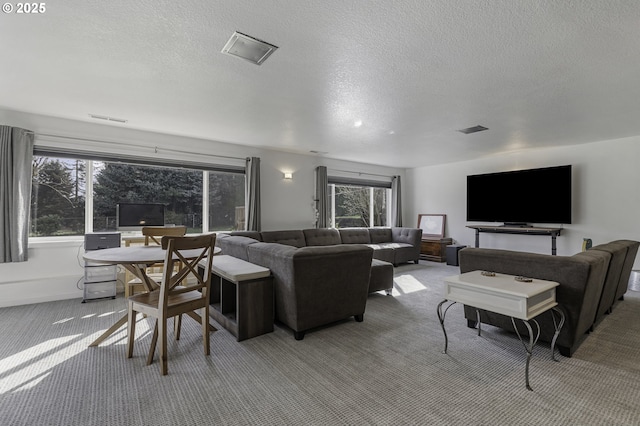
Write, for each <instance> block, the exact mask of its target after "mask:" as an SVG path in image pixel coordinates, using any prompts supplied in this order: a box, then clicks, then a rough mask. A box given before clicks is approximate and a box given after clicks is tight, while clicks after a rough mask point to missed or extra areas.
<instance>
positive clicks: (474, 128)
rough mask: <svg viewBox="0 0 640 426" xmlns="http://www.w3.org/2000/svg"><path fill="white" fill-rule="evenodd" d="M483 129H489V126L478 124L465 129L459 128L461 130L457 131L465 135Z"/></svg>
mask: <svg viewBox="0 0 640 426" xmlns="http://www.w3.org/2000/svg"><path fill="white" fill-rule="evenodd" d="M484 130H489V128H487V127H484V126H480V125H478V126H473V127H467V128H466V129H461V130H458V131H459V132H462V133H464V134H465V135H468V134H470V133H478V132H482V131H484Z"/></svg>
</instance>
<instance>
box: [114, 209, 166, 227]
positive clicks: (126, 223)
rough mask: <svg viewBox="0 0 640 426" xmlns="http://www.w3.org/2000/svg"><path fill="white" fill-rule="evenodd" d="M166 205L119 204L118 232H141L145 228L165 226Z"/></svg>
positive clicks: (117, 216) (117, 215)
mask: <svg viewBox="0 0 640 426" xmlns="http://www.w3.org/2000/svg"><path fill="white" fill-rule="evenodd" d="M164 210H165V206H164V204H148V203H118V205H117V208H116V223H117V227H118V231H123V232H140V231H141V230H142V227H143V226H164Z"/></svg>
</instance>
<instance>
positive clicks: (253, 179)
mask: <svg viewBox="0 0 640 426" xmlns="http://www.w3.org/2000/svg"><path fill="white" fill-rule="evenodd" d="M245 172H246V176H245V185H246V194H247V201H246V206H245V209H246V211H245V230H246V231H260V230H261V229H260V227H261V224H260V159H259V158H258V157H251V158H247V166H246V171H245Z"/></svg>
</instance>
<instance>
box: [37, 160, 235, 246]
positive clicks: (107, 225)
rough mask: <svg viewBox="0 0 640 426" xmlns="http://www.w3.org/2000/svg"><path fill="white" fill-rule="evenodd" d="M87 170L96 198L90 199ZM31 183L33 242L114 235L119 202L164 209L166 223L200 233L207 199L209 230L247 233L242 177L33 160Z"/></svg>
mask: <svg viewBox="0 0 640 426" xmlns="http://www.w3.org/2000/svg"><path fill="white" fill-rule="evenodd" d="M89 166H92V167H91V168H92V169H93V178H92V183H93V193H90V194H86V170H87V167H89ZM205 178H206V179H207V182H208V192H207V194H204V193H203V188H204V185H203V183H204V179H205ZM32 184H33V186H32V188H33V189H32V194H31V227H30V234H29V235H30V236H31V237H42V236H72V235H83V234H85V233H86V232H92V231H93V232H104V231H115V230H116V229H117V224H116V206H117V204H118V203H153V204H156V203H158V204H164V205H165V206H166V210H165V223H166V224H174V225H185V226H186V227H187V232H188V233H199V232H203V211H204V210H203V203H204V202H205V200H207V199H208V214H209V217H208V222H206V224H207V225H208V227H209V231H212V232H213V231H224V230H235V229H244V203H245V201H244V200H245V176H244V174H242V173H232V172H218V171H202V170H194V169H187V168H177V167H160V166H147V165H141V164H126V163H116V162H100V161H89V160H82V159H78V160H76V159H70V158H54V157H45V156H34V160H33V177H32ZM204 195H207V197H205V196H204ZM87 197H90V198H91V201H92V203H89V204H88V205H91V204H93V212H91V213H92V215H93V223H92V229H85V217H86V212H85V209H86V205H87V200H86V198H87Z"/></svg>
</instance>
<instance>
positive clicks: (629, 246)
mask: <svg viewBox="0 0 640 426" xmlns="http://www.w3.org/2000/svg"><path fill="white" fill-rule="evenodd" d="M638 246H640V243H639V242H637V241H630V240H618V241H612V242H610V243H607V244H601V245H598V246H595V247H593V248H592V249H590V250H587V251H585V252H580V253H578V254H575V255H573V256H551V255H545V254H536V253H524V252H517V251H510V250H497V249H482V248H465V249H462V250H460V252H459V263H460V272H461V273H464V272H469V271H474V270H483V271H493V272H498V273H503V274H510V275H523V276H526V277H530V278H538V279H543V280H549V281H556V282H558V283H559V284H560V285H559V286H558V287H557V289H556V301H557V302H558V305H559V307H560V309H562V310H563V312H564V314H565V317H566V321H565V324H564V326H563V328H562V330H561V332H560V335H559V336H558V340H557V346H558V349H559V351H560V353H561V354H562V355H564V356H568V357H570V356H571V355H573V353H574V352H575V350H576V349H577V348H578V347H579V346H580V344H581V343H582V342H583V341H584V339H585V338H586V336H587V333H588V332H589V331H591V330H592V329H593V328H594V327H595V326H597V324H598V323H599V322H600V321H602V319H603V318H604V315H605V314H606V313H608V312H611V310H612V309H613V307H614V303H615V301H616V300H618V299H621V298H622V297H623V296H624V292H625V291H626V289H627V285H628V282H629V275H630V273H631V269H632V267H633V263H634V261H635V258H636V255H637V253H638ZM464 312H465V317H466V319H467V322H468V325H469V326H470V327H475V326H476V319H477V317H476V309H475V308H473V307H470V306H465V308H464ZM536 320H537V321H538V322H539V324H540V328H541V330H540V340H542V341H546V342H550V341H551V339H552V338H553V331H554V326H553V319H552V316H551V315H550V314H546V313H545V314H542V315H540V316H539V317H537V318H536ZM480 321H481V322H482V323H486V324H491V325H494V326H497V327H501V328H504V329H505V330H509V331H514V329H513V325H512V322H511V319H510V318H509V317H506V316H504V315H500V314H496V313H493V312H489V311H485V310H480ZM519 331H520V332H521V333H522V334H525V335H526V330H525V329H524V327H523V329H522V330H520V329H519Z"/></svg>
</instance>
